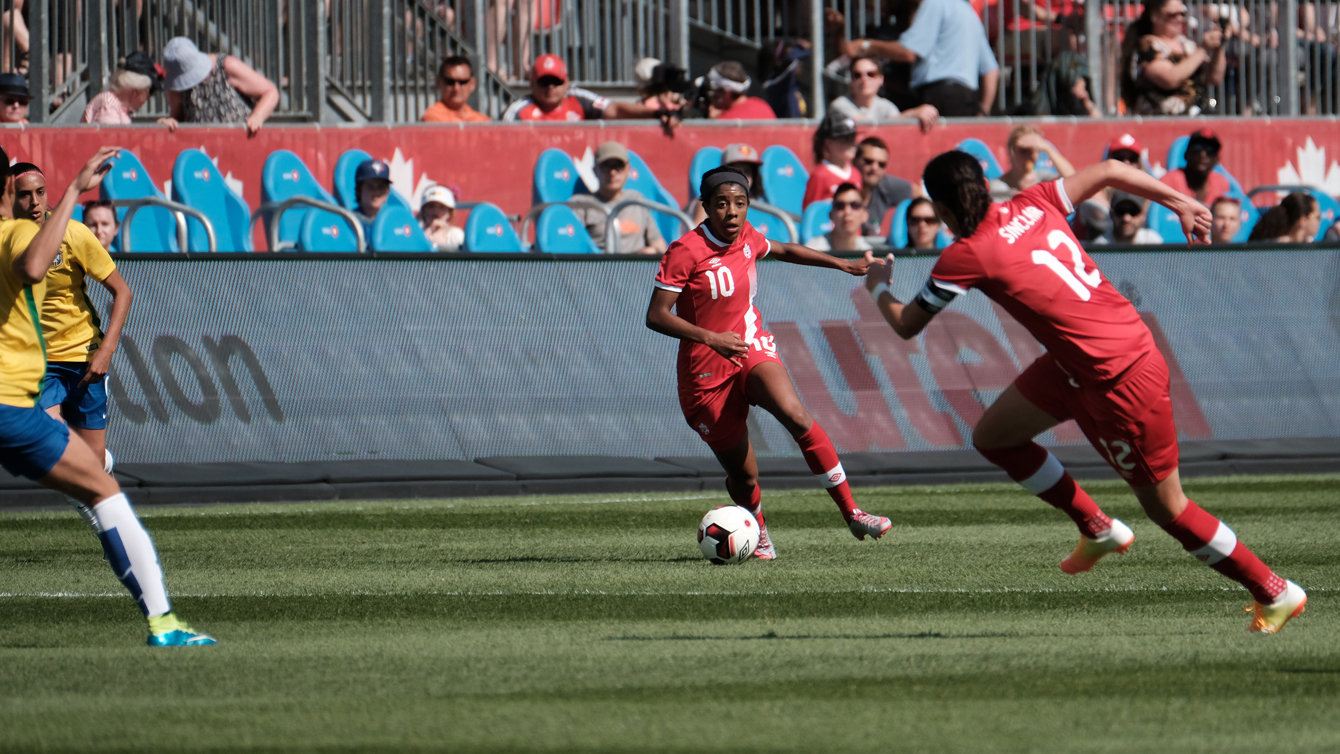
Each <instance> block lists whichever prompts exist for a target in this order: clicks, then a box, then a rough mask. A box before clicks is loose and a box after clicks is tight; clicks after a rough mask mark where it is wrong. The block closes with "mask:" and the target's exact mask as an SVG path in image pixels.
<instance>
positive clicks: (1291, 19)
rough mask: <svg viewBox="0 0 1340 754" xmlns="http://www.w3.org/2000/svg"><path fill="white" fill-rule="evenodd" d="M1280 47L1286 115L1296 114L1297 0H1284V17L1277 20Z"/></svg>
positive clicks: (1297, 109) (1281, 78)
mask: <svg viewBox="0 0 1340 754" xmlns="http://www.w3.org/2000/svg"><path fill="white" fill-rule="evenodd" d="M1279 27H1280V28H1279V40H1280V47H1282V48H1284V60H1283V65H1284V74H1283V75H1281V76H1280V77H1279V81H1280V83H1281V84H1282V85H1283V86H1284V92H1283V95H1284V102H1283V104H1284V107H1285V110H1286V113H1285V114H1286V115H1298V113H1299V112H1300V107H1299V103H1298V36H1297V35H1296V34H1295V33H1294V32H1295V30H1296V29H1297V28H1298V0H1284V18H1282V19H1280V21H1279Z"/></svg>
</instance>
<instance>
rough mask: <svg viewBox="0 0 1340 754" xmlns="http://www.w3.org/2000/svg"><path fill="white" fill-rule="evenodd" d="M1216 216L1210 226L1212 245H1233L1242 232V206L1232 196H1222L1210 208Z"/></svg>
mask: <svg viewBox="0 0 1340 754" xmlns="http://www.w3.org/2000/svg"><path fill="white" fill-rule="evenodd" d="M1210 212H1211V213H1212V214H1213V215H1214V220H1213V224H1212V225H1211V226H1210V243H1233V238H1234V236H1236V235H1238V231H1240V230H1242V204H1241V203H1239V202H1238V200H1237V199H1234V198H1233V197H1231V196H1221V197H1219V198H1218V199H1215V200H1214V204H1213V205H1211V206H1210Z"/></svg>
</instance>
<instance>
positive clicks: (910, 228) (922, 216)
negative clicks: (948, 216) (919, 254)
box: [906, 196, 943, 251]
mask: <svg viewBox="0 0 1340 754" xmlns="http://www.w3.org/2000/svg"><path fill="white" fill-rule="evenodd" d="M942 226H943V224H942V223H941V222H940V218H939V217H938V216H937V215H936V214H935V205H934V204H932V203H931V200H930V199H927V198H926V197H924V196H919V197H917V198H916V199H913V200H912V203H911V204H909V205H907V247H906V248H909V249H913V250H916V251H933V250H934V249H935V239H936V237H937V236H939V235H940V228H941V227H942Z"/></svg>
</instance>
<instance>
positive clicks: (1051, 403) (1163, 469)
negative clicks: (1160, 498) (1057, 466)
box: [1014, 351, 1178, 486]
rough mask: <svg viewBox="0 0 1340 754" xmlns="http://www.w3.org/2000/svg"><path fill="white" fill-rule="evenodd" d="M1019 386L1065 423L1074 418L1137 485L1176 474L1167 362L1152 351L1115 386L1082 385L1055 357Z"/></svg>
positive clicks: (1047, 357)
mask: <svg viewBox="0 0 1340 754" xmlns="http://www.w3.org/2000/svg"><path fill="white" fill-rule="evenodd" d="M1014 386H1015V387H1017V388H1019V392H1020V393H1022V394H1023V396H1024V398H1027V399H1028V402H1029V403H1032V404H1033V405H1034V406H1037V407H1038V408H1040V409H1042V410H1043V411H1046V412H1047V413H1048V414H1051V415H1052V416H1054V417H1056V418H1057V419H1058V420H1060V421H1065V420H1066V419H1074V420H1075V423H1076V424H1078V425H1079V428H1080V429H1081V430H1083V431H1084V436H1085V437H1087V438H1089V442H1090V443H1092V444H1093V446H1094V447H1095V448H1097V449H1098V452H1099V453H1100V454H1101V455H1102V456H1103V458H1105V459H1106V460H1107V462H1108V464H1109V465H1110V466H1111V467H1112V468H1113V469H1115V470H1116V472H1117V473H1118V474H1120V475H1121V476H1122V478H1123V479H1125V480H1126V481H1127V482H1129V483H1130V484H1132V485H1136V486H1144V485H1150V484H1154V483H1155V482H1159V481H1162V480H1163V479H1166V478H1167V477H1168V475H1169V474H1171V473H1173V472H1174V471H1176V470H1177V462H1178V452H1177V426H1176V425H1175V424H1173V412H1172V401H1171V400H1170V399H1169V397H1168V387H1169V378H1168V363H1167V362H1166V361H1164V360H1163V354H1161V353H1159V352H1158V351H1150V352H1149V354H1148V355H1147V356H1146V357H1145V358H1144V360H1143V361H1141V362H1140V363H1138V364H1136V365H1135V366H1134V367H1132V368H1131V370H1130V371H1129V372H1127V373H1126V374H1125V375H1122V377H1121V379H1120V380H1118V381H1117V382H1116V384H1113V385H1105V386H1102V387H1080V386H1079V385H1078V383H1077V382H1076V381H1075V380H1072V379H1071V378H1070V376H1069V375H1067V374H1066V373H1065V372H1064V371H1062V370H1061V367H1060V366H1059V365H1057V363H1056V361H1055V360H1054V359H1053V358H1052V357H1051V354H1043V355H1042V356H1041V357H1039V358H1038V360H1037V361H1035V362H1033V363H1032V364H1031V365H1030V366H1029V367H1028V369H1025V370H1024V373H1023V374H1021V375H1019V378H1018V379H1016V380H1015V381H1014Z"/></svg>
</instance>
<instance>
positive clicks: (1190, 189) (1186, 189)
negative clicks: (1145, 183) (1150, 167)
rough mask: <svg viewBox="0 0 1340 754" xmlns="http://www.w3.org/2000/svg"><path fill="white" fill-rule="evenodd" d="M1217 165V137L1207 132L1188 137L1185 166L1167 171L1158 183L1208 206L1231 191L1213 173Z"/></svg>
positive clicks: (1221, 176) (1226, 180) (1229, 186)
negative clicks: (1161, 182)
mask: <svg viewBox="0 0 1340 754" xmlns="http://www.w3.org/2000/svg"><path fill="white" fill-rule="evenodd" d="M1218 164H1219V137H1218V136H1216V135H1215V133H1214V131H1211V130H1210V129H1208V128H1202V129H1201V130H1199V131H1197V132H1195V133H1194V134H1191V138H1190V139H1189V140H1188V141H1187V145H1186V166H1185V167H1181V168H1178V169H1176V170H1169V171H1168V173H1167V174H1166V175H1164V176H1163V178H1161V179H1160V180H1161V181H1163V183H1164V184H1166V185H1167V186H1170V187H1171V188H1172V189H1173V190H1174V191H1176V192H1177V193H1179V194H1185V195H1186V196H1191V197H1195V199H1196V201H1198V202H1200V203H1201V204H1204V205H1206V206H1209V205H1211V204H1213V203H1214V200H1215V199H1218V198H1219V197H1221V196H1223V195H1224V194H1227V193H1228V192H1229V191H1231V190H1232V186H1231V185H1230V184H1229V182H1228V179H1227V178H1225V177H1224V176H1223V174H1222V173H1217V172H1215V170H1214V168H1215V166H1216V165H1218Z"/></svg>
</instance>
